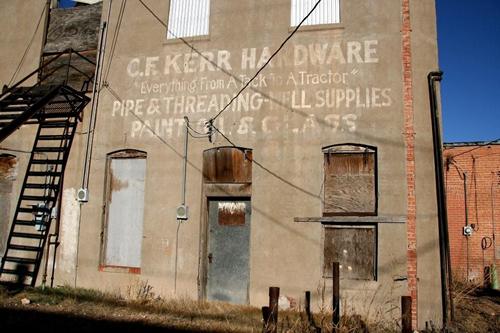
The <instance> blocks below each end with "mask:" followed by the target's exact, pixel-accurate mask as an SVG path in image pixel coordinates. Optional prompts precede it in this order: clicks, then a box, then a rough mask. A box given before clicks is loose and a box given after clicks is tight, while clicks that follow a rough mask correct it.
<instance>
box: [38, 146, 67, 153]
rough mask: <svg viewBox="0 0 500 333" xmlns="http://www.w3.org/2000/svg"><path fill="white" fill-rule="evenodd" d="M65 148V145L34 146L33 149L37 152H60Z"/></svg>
mask: <svg viewBox="0 0 500 333" xmlns="http://www.w3.org/2000/svg"><path fill="white" fill-rule="evenodd" d="M66 150H67V148H66V147H36V148H34V149H33V151H34V152H37V153H54V152H55V153H62V152H65V151H66Z"/></svg>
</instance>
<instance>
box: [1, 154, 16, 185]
mask: <svg viewBox="0 0 500 333" xmlns="http://www.w3.org/2000/svg"><path fill="white" fill-rule="evenodd" d="M16 177H17V158H16V157H15V156H14V155H8V154H0V180H2V179H4V180H14V179H16Z"/></svg>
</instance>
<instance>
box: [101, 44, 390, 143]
mask: <svg viewBox="0 0 500 333" xmlns="http://www.w3.org/2000/svg"><path fill="white" fill-rule="evenodd" d="M378 48H379V42H378V41H377V40H363V41H346V42H332V43H312V44H307V45H302V44H295V45H293V46H290V47H289V48H287V49H286V50H283V52H281V53H280V54H279V55H278V56H277V57H275V58H274V59H273V61H271V62H270V63H269V65H268V66H267V67H266V69H265V70H264V71H262V73H261V74H259V75H258V76H257V77H256V78H255V80H253V81H252V82H251V83H250V85H249V87H248V89H246V90H245V91H243V93H242V94H241V95H240V96H238V98H236V100H234V102H233V103H232V104H231V105H230V106H229V107H228V109H227V112H225V113H224V114H223V115H222V116H221V117H219V118H218V119H217V123H216V126H217V127H218V128H219V129H220V130H221V131H224V132H225V133H227V134H230V135H239V136H252V135H256V134H272V133H275V134H276V135H279V133H282V134H283V133H285V134H286V135H292V136H293V135H301V134H302V135H314V134H317V135H320V134H321V132H324V131H329V132H336V131H346V132H355V131H356V129H357V122H358V120H359V118H360V117H362V116H363V114H364V113H366V112H370V111H372V110H383V109H386V108H388V107H390V106H391V105H392V103H393V96H392V95H393V91H392V89H391V88H390V87H388V86H379V85H378V84H377V82H370V80H366V78H369V77H370V75H366V74H365V73H369V72H370V71H371V70H372V68H374V67H375V66H378V64H379V62H380V59H379V52H378ZM271 54H272V50H271V49H270V48H269V47H263V48H243V49H241V50H239V51H237V52H234V51H233V52H231V51H229V50H212V51H204V52H202V53H201V56H200V55H199V54H197V53H194V52H191V53H176V54H166V55H163V56H159V55H154V56H148V57H135V58H131V59H130V60H129V61H128V64H127V67H126V74H127V77H128V78H129V79H130V80H132V82H133V87H134V88H133V91H134V92H135V97H136V98H129V99H125V100H123V101H119V100H116V101H114V103H113V107H112V111H111V115H112V116H113V117H128V118H129V119H130V120H129V121H130V133H131V137H132V138H141V137H144V136H153V133H152V131H151V129H153V130H154V132H155V134H156V135H160V136H162V137H164V138H171V137H175V136H179V135H181V133H182V126H183V123H184V120H183V118H184V116H189V118H190V119H191V122H192V123H193V124H195V127H197V129H198V130H200V131H203V128H204V126H205V122H206V121H207V120H208V119H210V118H211V117H213V116H214V115H216V114H217V113H218V112H219V111H220V110H221V109H222V108H224V107H225V106H226V105H227V104H228V103H229V102H230V100H231V99H232V98H233V96H234V95H235V94H236V93H237V92H238V91H239V90H240V89H241V88H242V87H243V86H244V85H245V84H246V83H248V82H249V80H250V79H251V77H252V76H253V75H254V73H255V72H256V71H257V70H258V69H259V68H261V67H262V66H263V65H264V64H265V63H266V62H267V61H268V59H269V58H270V57H271ZM372 81H373V79H372ZM130 113H133V114H135V115H136V116H138V117H140V118H141V119H143V120H144V122H141V121H139V120H137V119H136V118H135V117H131V116H130Z"/></svg>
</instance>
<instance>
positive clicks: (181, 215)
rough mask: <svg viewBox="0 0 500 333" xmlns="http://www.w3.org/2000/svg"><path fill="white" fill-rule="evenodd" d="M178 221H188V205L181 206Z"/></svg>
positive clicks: (178, 209) (177, 210)
mask: <svg viewBox="0 0 500 333" xmlns="http://www.w3.org/2000/svg"><path fill="white" fill-rule="evenodd" d="M176 213H177V219H178V220H183V221H185V220H187V219H188V207H187V206H186V205H179V206H178V207H177V209H176Z"/></svg>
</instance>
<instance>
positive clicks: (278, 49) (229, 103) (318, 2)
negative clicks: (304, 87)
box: [140, 0, 321, 120]
mask: <svg viewBox="0 0 500 333" xmlns="http://www.w3.org/2000/svg"><path fill="white" fill-rule="evenodd" d="M140 1H142V0H140ZM320 2H321V0H318V1H317V2H316V4H315V5H314V7H313V8H312V9H311V10H310V11H309V13H307V15H306V16H305V17H304V18H303V19H302V21H300V23H299V24H298V25H297V26H296V27H295V29H293V31H292V32H291V33H290V34H289V35H288V37H287V38H285V40H284V41H283V42H282V43H281V45H280V46H279V47H278V48H277V49H276V51H274V53H273V54H272V55H271V56H270V57H269V59H267V61H266V63H265V64H264V65H262V67H261V68H259V70H258V71H257V72H256V73H255V74H254V75H253V76H252V78H251V79H250V80H248V82H247V83H246V84H245V85H244V86H243V87H242V88H241V89H240V91H238V92H237V93H236V95H234V96H233V98H231V100H230V101H229V102H228V103H227V104H226V106H224V107H223V108H222V110H220V111H219V112H218V113H217V114H216V115H215V117H212V118H211V120H215V119H217V117H219V116H220V115H221V114H222V113H223V112H224V111H226V109H227V108H228V107H229V106H230V105H231V104H232V103H233V102H234V101H235V100H236V99H237V98H238V97H239V96H240V95H241V93H242V92H243V91H244V90H245V89H246V88H247V87H248V86H249V85H250V83H252V81H253V80H255V78H256V77H257V76H259V74H260V73H261V72H262V71H263V70H264V68H266V67H267V65H269V63H270V62H271V60H273V58H274V57H275V56H276V55H277V54H278V53H279V52H280V51H281V49H283V47H284V46H285V44H286V43H287V42H288V41H289V40H290V38H292V36H293V35H294V34H295V33H296V32H297V31H298V30H299V28H300V27H301V26H302V24H303V23H304V22H305V21H306V20H307V19H308V18H309V16H311V14H312V13H313V12H314V10H315V9H316V7H318V5H319V4H320Z"/></svg>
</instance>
